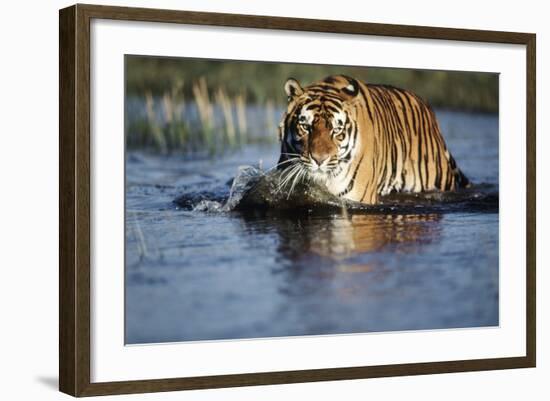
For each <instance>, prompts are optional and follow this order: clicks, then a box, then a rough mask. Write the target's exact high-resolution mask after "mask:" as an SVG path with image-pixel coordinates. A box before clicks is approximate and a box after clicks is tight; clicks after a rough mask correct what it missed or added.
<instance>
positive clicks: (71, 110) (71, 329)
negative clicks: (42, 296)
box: [59, 4, 536, 396]
mask: <svg viewBox="0 0 550 401" xmlns="http://www.w3.org/2000/svg"><path fill="white" fill-rule="evenodd" d="M94 18H98V19H110V20H126V21H144V22H163V23H176V24H177V23H184V24H196V25H210V26H219V27H240V28H260V29H261V28H269V29H275V30H291V31H309V32H326V33H346V34H356V35H375V36H392V37H400V38H420V39H442V40H452V41H476V42H491V43H501V44H502V43H505V44H519V45H524V46H526V54H527V58H526V60H525V62H526V71H527V74H526V75H527V84H526V88H527V93H526V98H527V109H526V110H527V119H526V122H525V123H526V132H527V137H526V141H527V177H526V180H527V181H526V182H527V194H526V197H527V198H526V203H527V216H526V220H527V227H526V233H527V235H526V237H527V243H526V250H527V259H526V261H525V263H526V284H527V287H526V294H527V299H526V308H527V309H526V327H525V332H526V337H525V338H526V350H527V352H526V355H525V356H523V357H505V358H492V359H474V360H460V361H439V362H429V363H410V364H397V365H382V366H365V367H344V368H328V369H314V370H299V371H278V372H261V373H248V374H230V375H222V376H202V377H187V378H186V377H181V378H166V379H155V380H135V381H121V382H99V383H95V382H94V383H92V382H91V380H90V363H91V354H90V340H91V336H90V318H91V316H90V297H91V293H90V209H91V204H90V202H91V198H90V173H91V171H90V21H91V20H92V19H94ZM59 28H60V36H59V48H60V54H59V57H60V70H59V81H60V86H59V93H60V103H59V121H60V142H59V150H60V164H59V182H60V185H59V219H60V220H59V224H60V237H59V241H60V245H59V246H60V248H59V255H60V265H59V277H60V278H59V280H60V281H59V283H60V286H59V288H60V290H59V359H60V360H59V388H60V390H61V391H62V392H64V393H67V394H70V395H73V396H94V395H105V394H122V393H143V392H156V391H173V390H188V389H204V388H219V387H233V386H250V385H264V384H280V383H297V382H313V381H324V380H343V379H363V378H374V377H389V376H400V375H421V374H433V373H448V372H465V371H480V370H492V369H510V368H525V367H534V366H535V361H536V318H535V300H536V293H535V288H536V278H535V231H536V228H535V214H536V205H535V196H536V192H535V191H536V189H535V157H536V156H535V119H536V106H535V97H536V96H535V64H536V63H535V47H536V44H535V43H536V37H535V35H534V34H529V33H513V32H495V31H482V30H466V29H449V28H434V27H420V26H404V25H389V24H372V23H360V22H344V21H328V20H312V19H297V18H282V17H266V16H251V15H236V14H218V13H202V12H190V11H169V10H156V9H141V8H125V7H109V6H95V5H80V4H79V5H75V6H72V7H68V8H65V9H62V10H60V15H59Z"/></svg>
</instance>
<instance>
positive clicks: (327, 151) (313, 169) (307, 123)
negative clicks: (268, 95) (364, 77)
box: [278, 75, 360, 184]
mask: <svg viewBox="0 0 550 401" xmlns="http://www.w3.org/2000/svg"><path fill="white" fill-rule="evenodd" d="M359 85H360V84H359V82H358V81H356V80H355V79H353V78H349V77H346V76H342V75H338V76H330V77H327V78H325V79H324V80H323V81H320V82H316V83H313V84H311V85H309V86H307V87H305V88H302V86H300V84H299V83H298V81H297V80H295V79H293V78H290V79H288V80H287V81H286V83H285V85H284V89H285V92H286V94H287V97H288V106H287V110H286V113H284V115H283V119H282V121H281V124H280V126H279V128H280V140H281V157H280V159H279V164H278V165H279V169H280V170H286V169H293V170H295V171H296V172H297V173H296V174H295V175H298V176H309V177H310V178H313V179H314V180H315V181H318V182H323V183H325V184H329V183H330V181H331V180H334V179H335V178H337V177H338V175H340V174H341V173H342V172H345V171H346V170H347V168H348V167H349V164H350V163H351V160H352V159H353V156H354V153H355V151H356V148H357V142H358V140H359V137H358V135H357V126H356V123H355V121H356V120H357V118H356V117H357V116H356V107H354V106H355V103H356V102H357V97H358V96H357V95H358V94H359V92H360V86H359ZM298 172H300V173H298Z"/></svg>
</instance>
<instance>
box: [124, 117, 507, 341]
mask: <svg viewBox="0 0 550 401" xmlns="http://www.w3.org/2000/svg"><path fill="white" fill-rule="evenodd" d="M437 115H438V117H439V120H440V124H441V126H442V130H443V132H444V135H445V139H446V141H447V143H448V145H449V147H450V149H451V151H452V153H453V155H454V156H455V158H456V160H457V162H458V163H459V166H460V167H461V168H462V170H463V171H464V172H465V173H466V175H467V176H468V177H469V178H470V179H471V180H472V181H473V182H474V183H476V184H477V185H476V187H475V188H474V189H473V190H471V191H464V192H460V193H458V194H446V195H445V196H443V197H441V196H437V195H428V196H420V197H418V196H407V197H401V198H400V197H397V198H395V197H394V198H389V199H386V200H384V203H385V204H384V205H382V206H379V207H374V208H369V209H368V210H357V209H350V210H347V211H346V210H342V208H340V207H332V208H322V209H321V208H318V207H316V206H315V205H313V206H312V205H308V204H304V205H301V208H300V209H293V208H291V207H288V208H287V207H285V205H286V206H289V205H292V204H293V202H294V201H295V200H293V199H288V200H287V201H286V203H285V200H284V199H279V200H278V201H277V202H279V203H278V204H277V205H278V206H279V207H278V208H277V209H275V210H273V208H268V209H265V208H258V207H257V206H258V205H257V199H255V198H253V199H252V200H250V199H248V200H247V199H246V196H247V194H246V192H244V193H243V191H242V190H243V188H234V191H233V192H234V194H233V195H234V196H233V200H234V202H233V204H232V205H231V206H232V207H227V206H225V207H224V205H226V201H227V198H228V196H229V193H230V189H231V183H232V179H233V178H234V177H235V175H236V174H237V173H238V171H239V166H243V165H255V166H256V167H259V166H258V164H261V165H262V167H263V168H268V167H271V166H273V165H274V164H275V162H276V160H277V158H278V146H277V145H261V146H259V145H254V146H252V145H251V146H247V147H244V148H242V149H241V150H239V151H236V152H232V153H230V154H227V155H226V156H220V157H217V158H215V160H208V159H196V160H183V158H182V157H178V156H169V157H162V156H156V155H151V154H146V153H138V152H131V153H129V154H128V157H127V165H126V178H127V188H126V343H129V344H137V343H156V342H173V341H195V340H218V339H239V338H258V337H275V336H298V335H318V334H339V333H358V332H379V331H394V330H419V329H449V328H461V327H486V326H495V325H498V324H499V318H498V317H499V309H498V300H499V292H498V288H499V287H498V282H499V280H498V224H499V217H498V117H497V116H494V115H482V114H465V113H456V112H444V111H438V113H437ZM250 171H254V170H249V172H250ZM245 173H246V172H245ZM245 175H246V174H245ZM241 196H244V198H241ZM174 199H178V204H175V203H174V202H173V201H174ZM247 201H248V203H247ZM255 202H256V203H255ZM239 205H240V206H239ZM243 205H244V206H243ZM234 207H236V209H239V210H231V211H229V210H228V209H234Z"/></svg>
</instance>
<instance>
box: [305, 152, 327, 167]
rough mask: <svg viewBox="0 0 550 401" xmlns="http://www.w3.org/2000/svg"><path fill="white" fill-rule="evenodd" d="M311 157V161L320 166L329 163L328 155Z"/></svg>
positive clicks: (316, 154) (311, 154) (312, 155)
mask: <svg viewBox="0 0 550 401" xmlns="http://www.w3.org/2000/svg"><path fill="white" fill-rule="evenodd" d="M309 157H310V158H311V160H313V161H315V163H317V165H318V166H321V165H322V164H323V163H324V162H325V161H327V159H328V157H329V156H328V155H327V154H319V153H310V154H309Z"/></svg>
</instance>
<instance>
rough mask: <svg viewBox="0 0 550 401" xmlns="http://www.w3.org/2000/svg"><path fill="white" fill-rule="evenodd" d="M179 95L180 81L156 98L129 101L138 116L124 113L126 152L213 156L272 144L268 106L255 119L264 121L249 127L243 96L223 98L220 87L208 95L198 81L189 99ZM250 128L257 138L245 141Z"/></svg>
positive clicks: (224, 93)
mask: <svg viewBox="0 0 550 401" xmlns="http://www.w3.org/2000/svg"><path fill="white" fill-rule="evenodd" d="M184 89H185V88H184V84H183V81H177V82H176V83H174V84H173V85H172V87H171V88H170V89H167V90H165V91H164V92H163V94H162V95H161V96H154V95H153V93H152V92H151V91H145V92H144V93H143V95H142V96H134V98H133V99H134V102H137V103H138V106H137V109H138V110H135V109H134V110H132V109H130V108H129V107H127V108H126V141H127V145H128V147H130V148H133V149H136V148H145V149H150V150H156V151H158V152H161V153H172V152H180V153H184V154H192V153H203V154H209V155H215V154H219V153H221V152H223V151H226V150H230V149H236V148H238V147H239V146H242V145H245V144H247V143H250V142H257V141H267V142H270V141H274V140H275V139H276V134H275V132H276V126H277V124H276V120H275V114H274V106H273V102H267V103H265V104H264V105H263V106H261V107H260V112H259V113H256V114H259V115H262V116H263V119H264V120H265V121H260V122H258V121H250V118H252V117H251V116H250V115H249V114H250V113H249V112H248V107H249V106H250V105H249V104H248V103H247V100H246V95H245V94H244V93H239V94H237V95H235V96H229V95H228V93H227V91H226V90H225V89H224V88H223V87H218V88H217V89H216V90H215V91H212V92H211V91H210V90H209V85H208V83H207V81H206V79H205V78H204V77H201V78H200V79H198V80H196V81H194V82H192V83H191V91H192V94H193V96H192V98H191V99H187V100H186V99H185V98H184V96H183V92H184ZM256 107H258V105H256ZM139 109H144V111H143V110H141V113H140V112H139ZM254 119H255V120H258V117H257V116H256V117H254ZM251 127H257V128H256V131H257V132H256V133H257V134H259V135H255V136H254V137H252V136H251V135H249V134H250V133H251Z"/></svg>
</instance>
